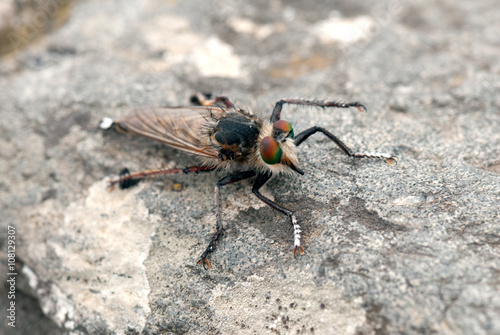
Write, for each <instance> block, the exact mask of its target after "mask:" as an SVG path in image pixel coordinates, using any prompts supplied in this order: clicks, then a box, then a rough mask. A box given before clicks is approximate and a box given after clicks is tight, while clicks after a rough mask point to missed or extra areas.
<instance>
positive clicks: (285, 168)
mask: <svg viewBox="0 0 500 335" xmlns="http://www.w3.org/2000/svg"><path fill="white" fill-rule="evenodd" d="M278 122H280V121H278ZM284 122H286V121H284ZM286 124H287V125H288V126H289V124H288V122H286ZM278 126H281V125H278ZM290 135H292V136H293V130H292V129H291V127H290V129H289V130H287V131H280V130H279V129H277V128H276V124H275V125H272V124H265V125H263V126H262V128H261V131H260V134H259V137H258V139H257V145H258V148H259V150H255V152H254V154H253V158H252V163H253V165H255V166H257V168H258V169H259V170H261V171H270V172H272V173H275V174H281V173H289V174H291V173H293V169H292V167H296V168H298V166H299V160H298V158H297V155H296V154H295V142H294V141H293V138H292V136H290ZM267 151H269V152H270V153H269V155H270V156H271V157H267V156H266V155H268V153H267ZM266 160H267V162H266Z"/></svg>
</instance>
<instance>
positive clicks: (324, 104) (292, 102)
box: [271, 98, 366, 123]
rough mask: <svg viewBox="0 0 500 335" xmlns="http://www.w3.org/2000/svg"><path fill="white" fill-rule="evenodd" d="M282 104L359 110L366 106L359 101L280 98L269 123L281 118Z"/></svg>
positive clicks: (364, 109) (364, 108)
mask: <svg viewBox="0 0 500 335" xmlns="http://www.w3.org/2000/svg"><path fill="white" fill-rule="evenodd" d="M284 104H290V105H303V106H316V107H323V108H325V107H333V108H350V107H356V108H357V109H358V110H359V111H360V112H363V111H366V107H365V106H363V105H362V104H360V103H359V102H345V103H344V102H337V101H322V100H307V99H293V98H288V99H281V100H280V101H278V102H277V103H276V105H275V106H274V109H273V113H272V114H271V123H274V122H276V121H278V120H280V118H281V110H282V109H283V105H284Z"/></svg>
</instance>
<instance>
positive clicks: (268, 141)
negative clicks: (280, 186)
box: [260, 136, 281, 165]
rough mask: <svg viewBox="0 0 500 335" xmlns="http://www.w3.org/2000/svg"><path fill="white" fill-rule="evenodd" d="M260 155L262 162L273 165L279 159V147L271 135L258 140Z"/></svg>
mask: <svg viewBox="0 0 500 335" xmlns="http://www.w3.org/2000/svg"><path fill="white" fill-rule="evenodd" d="M260 155H261V157H262V160H264V162H266V163H267V164H269V165H273V164H276V163H279V161H280V159H281V148H280V146H279V145H278V143H276V141H275V140H274V139H273V138H272V137H271V136H266V137H264V138H263V139H262V141H261V142H260Z"/></svg>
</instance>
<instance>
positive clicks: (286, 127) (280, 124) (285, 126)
mask: <svg viewBox="0 0 500 335" xmlns="http://www.w3.org/2000/svg"><path fill="white" fill-rule="evenodd" d="M273 127H274V128H278V129H280V130H283V131H284V132H285V133H289V135H288V136H290V137H291V138H293V128H292V125H291V124H290V123H288V122H287V121H285V120H279V121H276V122H275V123H274V124H273Z"/></svg>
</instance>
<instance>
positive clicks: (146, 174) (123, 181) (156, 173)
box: [108, 166, 215, 191]
mask: <svg viewBox="0 0 500 335" xmlns="http://www.w3.org/2000/svg"><path fill="white" fill-rule="evenodd" d="M213 170H215V167H214V166H191V167H187V168H184V169H181V168H177V169H161V170H148V171H142V172H135V173H130V171H129V170H128V169H123V170H122V171H121V172H120V176H119V177H118V178H115V179H112V180H111V181H110V182H109V187H108V189H109V191H112V190H113V188H114V187H115V185H117V184H118V186H119V187H120V189H122V190H123V189H126V188H129V187H132V186H134V185H137V183H138V182H139V181H141V180H143V179H146V178H153V177H160V176H164V175H168V174H179V173H186V174H188V173H193V172H196V173H197V172H210V171H213Z"/></svg>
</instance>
